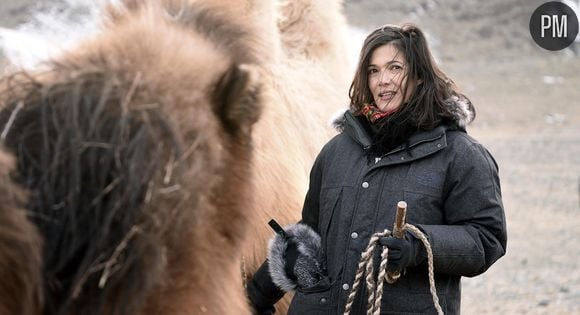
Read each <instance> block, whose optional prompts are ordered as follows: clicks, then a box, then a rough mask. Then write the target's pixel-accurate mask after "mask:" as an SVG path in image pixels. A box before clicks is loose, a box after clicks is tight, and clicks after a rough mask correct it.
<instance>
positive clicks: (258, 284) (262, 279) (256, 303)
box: [247, 260, 285, 315]
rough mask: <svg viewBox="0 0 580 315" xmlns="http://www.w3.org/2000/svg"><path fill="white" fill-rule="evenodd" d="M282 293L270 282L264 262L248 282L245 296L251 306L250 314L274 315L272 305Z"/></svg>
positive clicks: (266, 264) (265, 262)
mask: <svg viewBox="0 0 580 315" xmlns="http://www.w3.org/2000/svg"><path fill="white" fill-rule="evenodd" d="M284 293H285V292H284V291H282V290H281V289H280V288H278V286H276V285H275V284H274V282H273V281H272V277H271V276H270V272H269V267H268V260H266V261H264V263H262V266H260V268H259V269H258V271H256V273H254V275H253V276H252V279H251V280H250V281H249V282H248V288H247V294H248V299H249V300H250V305H251V306H252V313H253V314H258V315H269V314H274V313H275V309H274V304H276V302H278V300H280V299H281V298H282V297H283V296H284Z"/></svg>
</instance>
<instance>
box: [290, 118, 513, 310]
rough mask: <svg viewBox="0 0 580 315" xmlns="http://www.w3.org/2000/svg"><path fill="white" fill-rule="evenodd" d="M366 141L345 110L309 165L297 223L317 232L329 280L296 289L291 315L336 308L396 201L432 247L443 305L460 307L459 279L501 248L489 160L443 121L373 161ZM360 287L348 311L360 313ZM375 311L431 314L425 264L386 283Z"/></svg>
mask: <svg viewBox="0 0 580 315" xmlns="http://www.w3.org/2000/svg"><path fill="white" fill-rule="evenodd" d="M369 141H370V139H369V136H368V135H367V134H366V132H365V130H364V128H362V126H361V125H360V122H359V121H358V120H357V119H356V118H355V117H353V116H352V115H351V114H350V113H349V112H347V113H346V114H345V116H344V121H343V132H341V133H340V134H339V135H337V136H336V137H335V138H333V139H332V140H331V141H330V142H329V143H328V144H327V145H326V146H325V147H324V148H323V149H322V151H321V152H320V154H319V156H318V157H317V159H316V161H315V163H314V166H313V168H312V172H311V177H310V187H309V191H308V194H307V196H306V201H305V204H304V208H303V219H302V222H303V223H306V224H308V225H309V226H311V227H312V228H313V229H314V230H316V231H317V232H318V233H319V234H320V236H321V237H322V246H323V249H324V250H325V255H326V263H327V269H328V279H325V281H322V282H321V283H320V285H316V286H314V287H311V288H308V289H299V290H298V291H297V292H296V294H295V297H294V299H293V301H292V304H291V306H290V310H289V314H301V315H304V314H342V312H343V311H344V306H345V303H346V298H347V296H348V294H349V292H350V287H351V286H352V284H353V281H354V276H355V272H356V269H357V263H358V261H359V259H360V255H361V252H362V251H363V250H364V248H365V247H366V245H367V244H368V241H369V238H370V236H371V235H372V234H373V233H375V232H378V231H383V230H384V229H387V228H388V229H389V230H391V229H392V227H393V221H394V218H395V210H396V204H397V202H398V201H401V200H404V201H406V202H407V204H408V211H407V223H410V224H413V225H415V226H417V227H418V228H419V229H421V230H422V231H423V232H424V233H425V234H426V236H427V238H428V239H429V242H430V243H431V246H432V248H433V254H434V264H435V280H436V287H437V293H438V297H439V301H440V303H441V306H442V308H443V311H444V312H445V314H459V311H460V294H461V287H460V278H461V277H462V276H468V277H471V276H476V275H479V274H481V273H483V272H484V271H486V270H487V269H488V268H489V267H490V266H491V265H492V264H493V263H494V262H495V261H496V260H497V259H499V258H500V257H501V256H503V255H504V253H505V249H506V224H505V215H504V210H503V206H502V201H501V191H500V183H499V178H498V166H497V164H496V162H495V161H494V159H493V157H492V156H491V155H490V153H489V152H488V151H487V150H486V149H485V148H484V147H483V146H482V145H481V144H479V143H478V142H477V141H475V140H474V139H473V138H471V137H470V136H469V135H467V133H465V132H464V131H460V130H452V129H449V128H446V127H445V126H439V127H438V128H435V129H434V130H431V131H427V132H420V133H417V134H415V135H413V136H412V137H411V138H410V142H409V147H408V149H405V148H404V147H399V148H397V149H395V150H392V151H391V152H389V153H388V154H386V155H385V156H383V157H382V158H381V159H380V160H378V159H377V160H375V161H370V162H369V161H368V159H367V156H366V154H365V151H364V150H365V147H367V146H368V145H369ZM375 270H377V269H376V268H375ZM363 287H364V285H363ZM363 295H364V298H358V299H357V300H356V301H355V304H354V307H353V311H352V312H351V314H366V307H365V305H366V302H365V301H366V292H364V290H363ZM359 297H360V294H359ZM381 314H436V311H435V308H434V306H433V301H432V298H431V294H430V291H429V282H428V277H427V267H426V263H423V264H422V265H420V266H418V267H414V268H407V270H406V273H405V274H404V275H402V276H401V278H400V279H399V280H398V282H396V283H395V284H393V285H389V284H385V288H384V294H383V300H382V307H381Z"/></svg>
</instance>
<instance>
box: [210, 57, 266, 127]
mask: <svg viewBox="0 0 580 315" xmlns="http://www.w3.org/2000/svg"><path fill="white" fill-rule="evenodd" d="M256 71H257V70H256V69H254V68H253V67H252V66H250V65H235V64H234V65H232V66H231V67H230V68H229V69H228V70H227V71H226V72H225V73H224V74H223V75H222V77H221V78H220V79H219V81H218V82H217V84H216V86H215V89H214V91H213V95H212V101H213V106H214V111H215V113H216V115H217V116H218V117H219V119H220V120H221V122H222V124H223V126H224V128H225V129H226V130H227V131H228V132H229V133H230V134H232V135H240V134H241V135H249V132H250V130H251V127H252V125H253V124H254V123H255V122H256V121H258V118H259V117H260V113H261V111H262V107H261V105H260V101H261V99H260V85H259V84H258V83H257V73H256Z"/></svg>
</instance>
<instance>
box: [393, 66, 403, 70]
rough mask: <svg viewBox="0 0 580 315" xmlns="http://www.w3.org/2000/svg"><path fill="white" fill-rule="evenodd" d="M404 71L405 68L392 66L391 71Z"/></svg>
mask: <svg viewBox="0 0 580 315" xmlns="http://www.w3.org/2000/svg"><path fill="white" fill-rule="evenodd" d="M401 69H403V67H401V66H399V65H392V66H391V70H401Z"/></svg>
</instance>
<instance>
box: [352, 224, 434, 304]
mask: <svg viewBox="0 0 580 315" xmlns="http://www.w3.org/2000/svg"><path fill="white" fill-rule="evenodd" d="M403 230H407V231H409V232H410V233H411V234H413V235H414V236H415V237H416V238H418V239H419V240H421V242H422V243H423V245H424V246H425V250H426V251H427V262H428V264H429V269H428V273H429V289H430V291H431V296H432V298H433V305H434V306H435V309H436V310H437V314H438V315H443V309H442V308H441V305H440V304H439V298H438V297H437V288H436V286H435V271H434V266H433V250H432V249H431V244H429V240H427V237H426V236H425V234H423V232H421V230H419V229H418V228H417V227H415V226H413V225H411V224H407V223H406V224H405V225H404V227H403ZM391 235H392V232H391V231H389V230H388V229H385V230H384V231H383V232H377V233H375V234H373V235H372V236H371V238H370V240H369V244H368V245H367V247H366V249H365V250H364V251H363V252H362V254H361V258H360V261H359V263H358V268H357V271H356V274H355V278H354V283H353V285H352V289H351V291H350V294H349V295H348V298H347V300H346V306H345V308H344V313H343V314H344V315H349V314H350V312H351V310H352V305H353V303H354V299H355V297H356V294H357V293H358V290H359V288H360V284H361V281H362V278H363V276H364V275H365V274H366V277H365V280H366V284H367V289H368V291H369V293H368V295H369V298H368V302H367V315H380V312H381V300H382V298H383V287H384V283H385V281H386V280H387V261H388V258H387V257H388V253H389V250H388V248H387V247H386V246H384V247H383V251H382V253H381V264H380V266H379V274H378V279H377V280H375V279H374V277H373V252H374V250H375V247H376V245H377V242H378V240H379V239H380V238H381V237H385V236H391ZM387 282H388V281H387ZM389 283H390V282H389Z"/></svg>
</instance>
